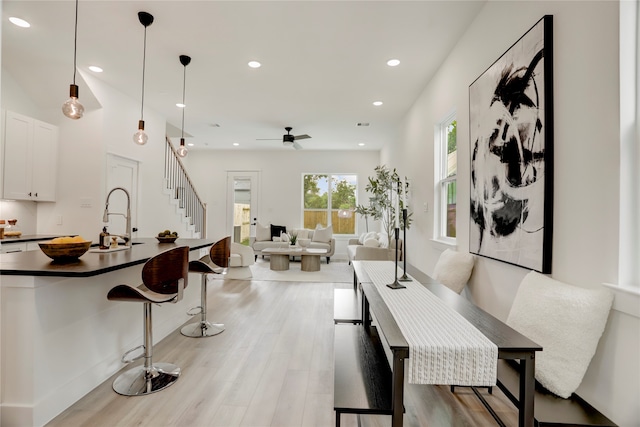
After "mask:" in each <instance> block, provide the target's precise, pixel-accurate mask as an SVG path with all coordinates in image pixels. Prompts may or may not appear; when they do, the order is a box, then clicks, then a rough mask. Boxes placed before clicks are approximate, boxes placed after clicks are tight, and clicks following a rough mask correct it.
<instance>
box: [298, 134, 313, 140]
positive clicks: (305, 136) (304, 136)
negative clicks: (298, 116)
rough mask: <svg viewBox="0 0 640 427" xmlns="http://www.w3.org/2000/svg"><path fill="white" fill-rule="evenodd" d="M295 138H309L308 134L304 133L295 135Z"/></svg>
mask: <svg viewBox="0 0 640 427" xmlns="http://www.w3.org/2000/svg"><path fill="white" fill-rule="evenodd" d="M294 138H295V139H307V138H311V137H310V136H309V135H307V134H304V135H296V136H295V137H294Z"/></svg>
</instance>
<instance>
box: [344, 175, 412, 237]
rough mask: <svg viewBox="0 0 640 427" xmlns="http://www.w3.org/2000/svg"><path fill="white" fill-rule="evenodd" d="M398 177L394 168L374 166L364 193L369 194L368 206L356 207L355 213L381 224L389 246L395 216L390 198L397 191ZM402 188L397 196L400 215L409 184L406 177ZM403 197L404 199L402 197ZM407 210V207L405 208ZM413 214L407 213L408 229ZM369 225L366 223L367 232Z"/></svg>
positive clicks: (402, 225) (402, 222) (401, 225)
mask: <svg viewBox="0 0 640 427" xmlns="http://www.w3.org/2000/svg"><path fill="white" fill-rule="evenodd" d="M399 181H400V176H399V175H398V173H397V172H396V170H395V168H394V169H393V170H389V169H388V168H387V167H386V166H385V165H380V166H376V168H375V176H373V177H371V176H370V177H369V182H368V184H367V186H366V187H365V191H366V192H367V193H370V194H371V196H370V197H369V206H364V205H358V206H357V207H356V212H357V213H359V214H360V215H363V216H364V217H365V220H367V221H368V217H372V218H373V219H375V220H378V221H380V222H381V223H382V230H383V231H384V232H385V233H387V237H388V239H389V244H391V238H392V236H393V235H394V233H393V229H394V228H395V214H396V209H395V206H394V203H395V200H394V198H393V197H391V194H392V192H394V191H397V188H398V182H399ZM403 182H404V186H401V187H402V188H401V189H400V194H399V199H400V200H399V207H400V213H401V212H402V209H404V202H403V200H405V199H406V196H407V194H408V192H409V182H408V181H407V179H406V177H405V179H404V181H403ZM403 196H404V197H403ZM407 208H408V207H407ZM412 214H413V212H411V211H410V210H408V211H407V224H406V227H407V229H409V227H410V226H411V216H412ZM402 227H404V221H403V218H402V215H400V228H402ZM368 228H369V224H368V222H367V231H368Z"/></svg>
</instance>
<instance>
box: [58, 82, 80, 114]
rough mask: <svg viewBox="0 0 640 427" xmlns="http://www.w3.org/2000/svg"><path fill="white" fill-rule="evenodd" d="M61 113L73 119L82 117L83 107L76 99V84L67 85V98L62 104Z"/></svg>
mask: <svg viewBox="0 0 640 427" xmlns="http://www.w3.org/2000/svg"><path fill="white" fill-rule="evenodd" d="M62 114H64V115H65V116H67V117H69V118H70V119H74V120H78V119H80V118H82V115H83V114H84V107H83V106H82V104H81V103H80V101H78V85H70V86H69V99H67V100H66V101H65V103H64V104H62Z"/></svg>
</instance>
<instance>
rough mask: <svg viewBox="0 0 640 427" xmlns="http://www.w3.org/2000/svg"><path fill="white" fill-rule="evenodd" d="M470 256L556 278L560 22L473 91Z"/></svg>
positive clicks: (522, 45) (516, 48)
mask: <svg viewBox="0 0 640 427" xmlns="http://www.w3.org/2000/svg"><path fill="white" fill-rule="evenodd" d="M469 141H470V144H471V147H470V152H471V168H470V175H471V179H470V181H471V183H470V184H471V186H470V202H471V205H470V219H469V250H470V252H471V253H474V254H477V255H481V256H485V257H488V258H493V259H496V260H500V261H503V262H506V263H509V264H513V265H517V266H520V267H524V268H527V269H530V270H535V271H539V272H541V273H551V258H552V257H551V252H552V236H553V16H552V15H545V16H543V17H542V18H541V19H540V20H539V21H538V22H537V23H536V24H535V25H534V26H533V27H531V28H530V29H529V30H528V31H527V32H526V33H525V34H524V35H523V36H522V37H521V38H520V39H518V41H516V42H515V43H514V44H513V45H512V46H511V47H510V48H509V49H508V50H507V51H506V52H505V53H504V54H502V56H500V58H498V59H497V60H496V61H495V62H494V63H493V64H492V65H491V66H490V67H489V68H487V70H485V71H484V73H482V74H481V75H480V76H479V77H478V78H477V79H476V80H475V81H474V82H473V83H471V85H469Z"/></svg>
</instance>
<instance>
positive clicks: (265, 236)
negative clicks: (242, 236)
mask: <svg viewBox="0 0 640 427" xmlns="http://www.w3.org/2000/svg"><path fill="white" fill-rule="evenodd" d="M268 240H271V229H270V227H268V226H264V225H262V224H260V223H259V222H256V242H266V241H268Z"/></svg>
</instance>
